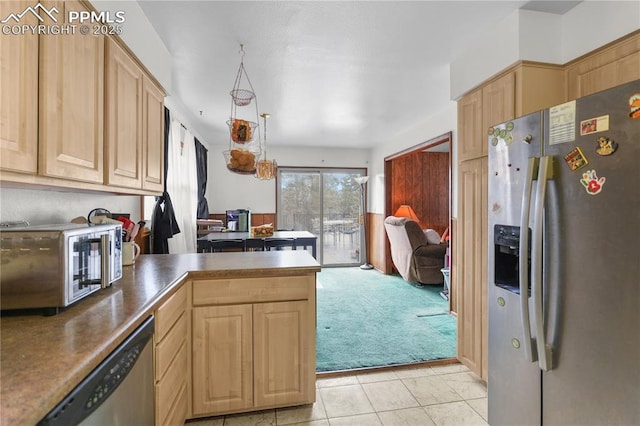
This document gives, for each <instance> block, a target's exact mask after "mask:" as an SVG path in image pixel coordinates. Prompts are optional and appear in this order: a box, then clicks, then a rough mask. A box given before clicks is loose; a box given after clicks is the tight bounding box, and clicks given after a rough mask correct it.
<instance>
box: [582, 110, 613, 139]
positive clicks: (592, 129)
mask: <svg viewBox="0 0 640 426" xmlns="http://www.w3.org/2000/svg"><path fill="white" fill-rule="evenodd" d="M607 130H609V115H601V116H600V117H595V118H590V119H588V120H582V121H581V122H580V136H585V135H590V134H591V133H597V132H606V131H607Z"/></svg>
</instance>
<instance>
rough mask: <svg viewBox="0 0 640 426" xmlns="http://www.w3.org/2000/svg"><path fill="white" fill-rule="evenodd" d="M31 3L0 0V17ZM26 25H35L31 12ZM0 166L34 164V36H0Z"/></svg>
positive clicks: (30, 167) (21, 168)
mask: <svg viewBox="0 0 640 426" xmlns="http://www.w3.org/2000/svg"><path fill="white" fill-rule="evenodd" d="M29 5H31V2H27V1H22V2H0V16H8V15H9V14H10V13H13V12H15V9H18V10H23V9H24V8H26V7H28V6H29ZM22 19H24V20H25V21H26V22H25V23H27V24H30V25H35V24H37V21H36V18H35V16H33V15H27V16H24V17H23V18H22ZM0 123H1V124H2V125H0V168H2V169H6V170H12V171H15V172H20V173H31V174H35V173H36V172H37V167H38V157H37V155H38V36H37V35H34V34H29V33H28V34H25V35H23V36H12V35H8V36H7V35H5V36H2V37H0Z"/></svg>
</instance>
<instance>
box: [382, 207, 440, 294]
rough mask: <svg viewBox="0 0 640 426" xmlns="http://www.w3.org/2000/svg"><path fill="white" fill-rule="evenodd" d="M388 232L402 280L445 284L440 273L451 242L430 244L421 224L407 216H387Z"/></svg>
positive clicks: (395, 262) (386, 228)
mask: <svg viewBox="0 0 640 426" xmlns="http://www.w3.org/2000/svg"><path fill="white" fill-rule="evenodd" d="M384 229H385V230H386V231H387V236H388V237H389V242H390V243H391V259H392V260H393V264H394V265H395V267H396V269H397V270H398V272H399V273H400V275H401V276H402V278H404V279H405V280H406V281H408V282H410V283H420V284H443V283H444V277H443V275H442V272H441V271H440V270H441V269H442V268H443V267H444V257H445V253H446V251H447V247H448V246H449V244H448V243H442V244H440V243H438V244H429V242H428V241H427V236H426V235H425V232H424V231H423V230H422V229H420V225H418V223H417V222H415V221H413V220H411V219H407V218H405V217H395V216H389V217H387V218H386V219H385V220H384Z"/></svg>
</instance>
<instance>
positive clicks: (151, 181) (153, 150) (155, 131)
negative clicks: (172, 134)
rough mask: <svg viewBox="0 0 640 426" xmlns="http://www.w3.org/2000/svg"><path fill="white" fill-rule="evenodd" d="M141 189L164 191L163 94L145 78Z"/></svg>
mask: <svg viewBox="0 0 640 426" xmlns="http://www.w3.org/2000/svg"><path fill="white" fill-rule="evenodd" d="M142 88H143V98H142V100H143V105H142V112H143V118H142V121H143V127H142V173H143V179H142V188H143V189H148V190H151V191H157V192H162V191H163V189H164V94H163V92H162V90H160V89H159V88H158V87H157V86H156V85H155V84H153V82H152V81H151V80H150V79H149V78H148V77H145V78H144V81H143V86H142Z"/></svg>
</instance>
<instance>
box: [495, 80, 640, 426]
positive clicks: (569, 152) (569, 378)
mask: <svg viewBox="0 0 640 426" xmlns="http://www.w3.org/2000/svg"><path fill="white" fill-rule="evenodd" d="M488 141H489V188H488V191H489V198H488V207H489V212H488V216H489V224H488V225H489V241H488V243H489V265H488V266H489V268H488V273H489V277H488V282H489V289H488V304H489V348H488V351H489V375H488V393H489V424H491V425H492V426H497V425H514V424H518V425H541V424H542V425H559V424H567V425H569V424H570V425H603V424H617V425H632V424H633V425H637V424H640V368H638V362H639V361H640V330H639V327H640V267H639V265H640V213H639V212H640V190H639V188H638V187H639V185H640V172H639V170H640V168H639V167H640V80H638V81H634V82H631V83H628V84H625V85H622V86H619V87H616V88H614V89H611V90H607V91H604V92H600V93H596V94H593V95H590V96H587V97H584V98H581V99H578V100H576V101H572V102H568V103H566V104H562V105H558V106H556V107H553V108H549V109H547V110H544V111H541V112H540V113H535V114H531V115H528V116H525V117H522V118H519V119H516V120H512V121H510V122H507V123H502V124H500V125H496V126H494V127H493V128H492V129H490V130H489V139H488Z"/></svg>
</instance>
